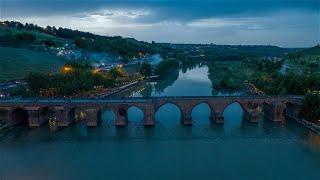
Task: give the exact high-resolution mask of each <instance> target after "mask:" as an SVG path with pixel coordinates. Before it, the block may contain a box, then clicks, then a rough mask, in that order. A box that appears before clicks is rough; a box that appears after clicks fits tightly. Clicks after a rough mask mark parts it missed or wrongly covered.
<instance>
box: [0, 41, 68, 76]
mask: <svg viewBox="0 0 320 180" xmlns="http://www.w3.org/2000/svg"><path fill="white" fill-rule="evenodd" d="M63 64H64V59H62V58H59V57H57V56H55V55H51V54H48V53H46V52H39V51H32V50H28V49H22V48H11V47H0V81H8V80H13V79H19V78H23V77H24V76H25V75H26V74H28V73H30V72H56V71H57V70H58V69H59V67H61V66H62V65H63Z"/></svg>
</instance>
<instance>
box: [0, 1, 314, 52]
mask: <svg viewBox="0 0 320 180" xmlns="http://www.w3.org/2000/svg"><path fill="white" fill-rule="evenodd" d="M0 3H1V4H0V5H1V9H0V19H1V20H16V21H21V22H23V23H26V22H28V23H35V24H38V25H41V26H47V25H51V26H56V27H67V28H72V29H79V30H83V31H89V32H93V33H97V34H101V35H110V36H111V35H121V36H125V37H134V38H136V39H138V40H143V41H149V42H150V41H152V40H154V41H156V42H174V43H215V44H243V45H248V44H261V45H267V44H269V45H278V46H282V47H310V46H314V45H316V44H319V43H320V1H319V0H144V1H142V0H130V1H129V0H104V1H103V0H87V1H85V0H78V1H76V0H0Z"/></svg>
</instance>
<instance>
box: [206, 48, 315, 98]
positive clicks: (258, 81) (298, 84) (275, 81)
mask: <svg viewBox="0 0 320 180" xmlns="http://www.w3.org/2000/svg"><path fill="white" fill-rule="evenodd" d="M317 48H319V47H314V48H312V52H313V53H314V54H313V56H318V55H320V53H319V54H317V52H320V51H316V49H317ZM309 51H310V50H304V51H299V53H298V52H296V53H293V54H297V53H298V54H299V62H307V61H308V60H309V59H305V58H304V57H310V54H307V53H306V52H309ZM301 54H303V55H301ZM289 57H291V58H293V57H296V56H295V55H290V53H289V54H288V55H287V56H286V57H285V58H254V57H248V58H246V59H245V60H241V61H227V62H226V61H215V62H212V63H210V64H209V78H210V79H211V81H212V83H213V86H214V87H215V88H218V89H243V88H244V87H245V84H246V83H247V82H250V83H253V84H254V85H255V86H256V87H257V88H259V89H261V90H262V91H264V92H265V93H267V94H283V95H284V94H297V95H298V94H306V93H307V92H309V91H313V90H316V91H317V90H319V89H320V72H319V71H320V68H314V69H315V70H314V71H312V70H308V71H302V72H301V71H297V70H295V71H293V70H292V69H290V68H291V67H289V68H288V70H287V71H284V72H282V73H280V69H281V68H282V67H283V66H284V65H285V63H286V62H287V60H288V59H287V58H289ZM291 60H294V59H291ZM315 63H316V65H317V66H315V67H318V66H319V64H318V62H315ZM305 64H308V63H305Z"/></svg>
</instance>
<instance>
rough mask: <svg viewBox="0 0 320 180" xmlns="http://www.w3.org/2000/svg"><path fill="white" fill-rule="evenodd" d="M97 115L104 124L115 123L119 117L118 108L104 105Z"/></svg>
mask: <svg viewBox="0 0 320 180" xmlns="http://www.w3.org/2000/svg"><path fill="white" fill-rule="evenodd" d="M97 117H98V119H99V120H100V121H101V123H102V124H108V125H114V123H115V121H116V117H117V110H115V109H114V108H113V107H111V106H104V107H102V108H100V109H99V111H98V114H97Z"/></svg>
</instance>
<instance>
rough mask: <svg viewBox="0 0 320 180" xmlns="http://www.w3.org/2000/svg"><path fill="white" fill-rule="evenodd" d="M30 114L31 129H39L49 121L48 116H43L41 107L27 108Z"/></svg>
mask: <svg viewBox="0 0 320 180" xmlns="http://www.w3.org/2000/svg"><path fill="white" fill-rule="evenodd" d="M25 109H26V110H27V112H28V124H29V127H39V126H41V125H43V124H44V123H45V122H47V121H48V120H49V118H48V117H46V116H41V113H40V107H26V108H25Z"/></svg>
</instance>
